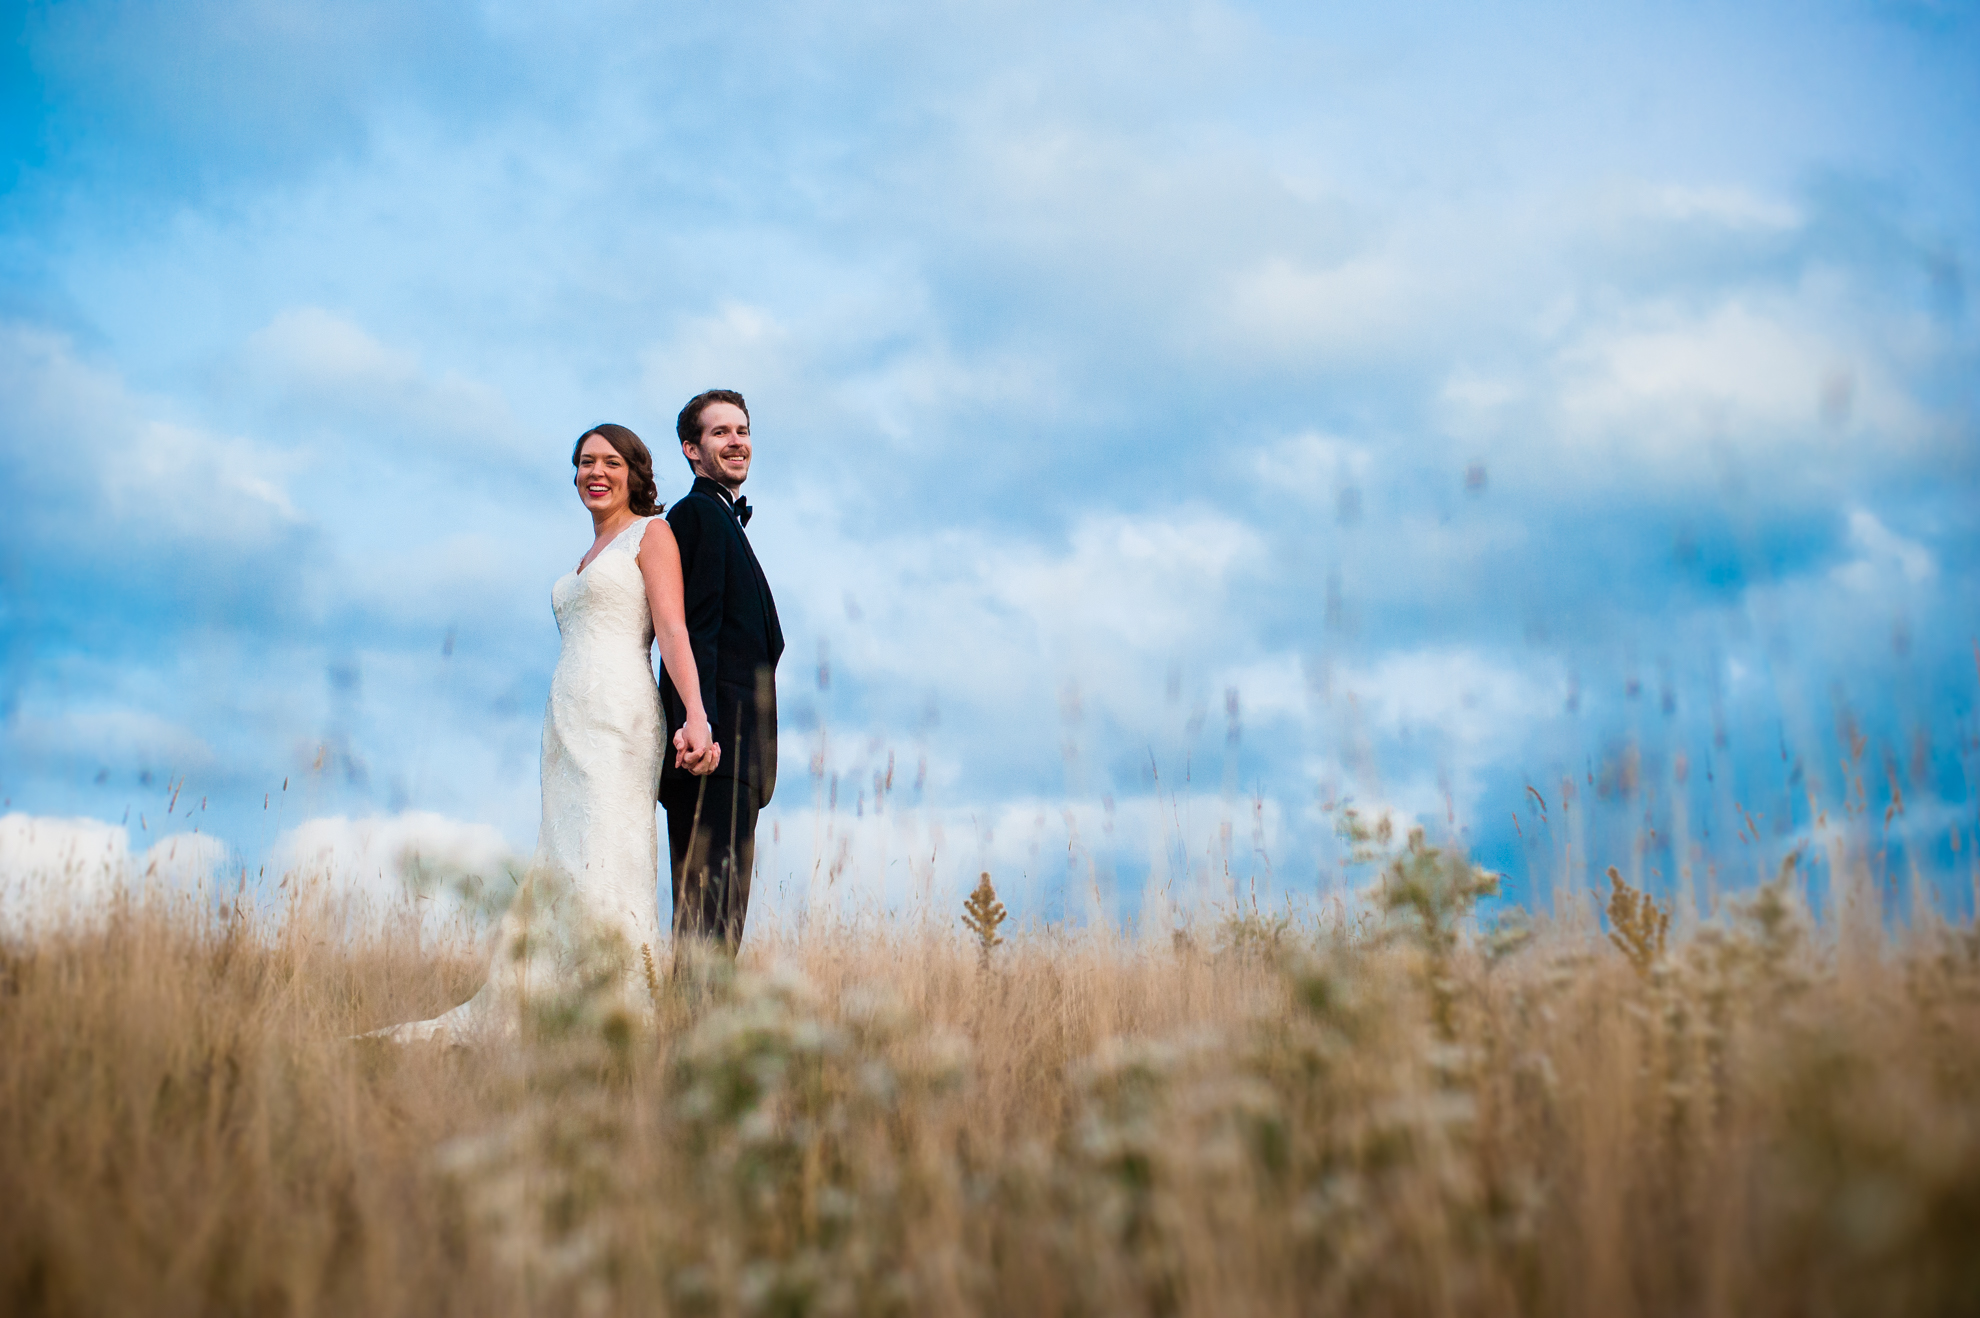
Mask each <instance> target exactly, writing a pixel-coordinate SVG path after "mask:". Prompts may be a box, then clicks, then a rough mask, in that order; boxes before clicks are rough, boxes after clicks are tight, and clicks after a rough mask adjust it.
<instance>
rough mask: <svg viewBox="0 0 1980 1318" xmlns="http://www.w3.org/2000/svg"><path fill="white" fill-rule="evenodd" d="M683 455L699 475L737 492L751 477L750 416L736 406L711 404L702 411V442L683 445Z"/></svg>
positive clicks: (732, 404)
mask: <svg viewBox="0 0 1980 1318" xmlns="http://www.w3.org/2000/svg"><path fill="white" fill-rule="evenodd" d="M681 452H683V453H685V454H686V455H687V460H688V461H689V462H690V463H692V464H693V466H694V469H695V471H696V472H697V473H698V474H700V475H703V476H706V477H707V478H708V479H709V480H712V481H714V482H716V483H717V484H720V485H724V486H727V487H728V488H729V489H732V490H733V489H735V488H736V487H737V486H739V485H741V484H742V483H743V482H744V481H745V480H747V479H748V478H749V458H750V446H749V413H747V412H745V411H743V410H742V409H741V408H740V407H737V406H736V405H735V404H734V403H710V404H709V405H708V406H707V407H704V408H702V409H701V442H700V443H699V444H683V445H681Z"/></svg>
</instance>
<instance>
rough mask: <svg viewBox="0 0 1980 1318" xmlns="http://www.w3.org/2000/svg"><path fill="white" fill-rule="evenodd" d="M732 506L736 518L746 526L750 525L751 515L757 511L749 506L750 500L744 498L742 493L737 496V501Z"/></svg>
mask: <svg viewBox="0 0 1980 1318" xmlns="http://www.w3.org/2000/svg"><path fill="white" fill-rule="evenodd" d="M730 507H732V508H734V509H735V513H736V520H737V521H738V522H741V523H742V524H743V525H744V526H748V525H749V515H750V514H751V513H753V512H755V511H756V510H755V509H754V508H752V507H750V506H749V500H748V499H745V498H743V497H742V496H741V495H740V494H739V495H737V496H736V501H735V502H734V503H733V504H731V505H730Z"/></svg>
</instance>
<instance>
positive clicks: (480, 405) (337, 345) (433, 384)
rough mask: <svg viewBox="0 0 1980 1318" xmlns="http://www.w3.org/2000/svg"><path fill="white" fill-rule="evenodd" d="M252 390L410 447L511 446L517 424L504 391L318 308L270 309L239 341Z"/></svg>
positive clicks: (319, 418) (316, 419)
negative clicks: (270, 392) (273, 392)
mask: <svg viewBox="0 0 1980 1318" xmlns="http://www.w3.org/2000/svg"><path fill="white" fill-rule="evenodd" d="M240 356H241V363H242V366H243V367H244V369H245V371H246V374H247V379H248V381H249V382H251V384H252V386H253V387H256V388H267V387H270V386H272V387H274V388H276V389H278V390H281V391H284V392H285V393H286V394H288V395H289V398H290V401H291V403H292V404H293V405H299V406H300V408H301V409H302V411H303V412H304V413H305V414H306V415H307V416H308V417H309V420H310V423H311V424H312V425H313V426H320V425H322V424H323V423H324V421H325V419H326V418H336V419H338V420H341V421H343V422H344V423H345V424H346V425H348V424H350V423H352V422H356V423H359V424H362V425H364V426H366V427H367V428H370V429H377V430H383V431H385V432H386V434H385V435H384V436H382V437H383V438H386V439H388V440H389V441H390V442H391V443H392V444H393V446H394V447H395V448H397V449H399V450H400V451H402V452H403V451H405V450H407V449H408V448H410V449H411V450H412V451H414V452H415V453H418V452H422V451H426V450H430V449H433V448H435V447H436V446H438V447H439V448H441V449H442V450H444V451H452V450H454V449H456V448H458V446H459V445H461V444H462V443H464V442H467V443H471V444H472V445H474V446H475V447H476V448H477V449H479V450H481V451H483V452H484V453H485V451H486V448H487V446H488V445H489V444H491V443H494V444H497V445H500V446H502V447H503V448H504V449H505V450H512V449H513V448H514V446H515V445H516V444H517V443H518V439H519V437H518V435H517V429H518V428H517V425H516V423H515V421H514V420H513V418H512V417H511V416H510V413H509V406H508V402H507V400H506V399H505V398H504V397H503V395H502V391H501V390H500V389H497V388H495V387H494V386H491V385H487V384H483V383H481V382H480V381H478V380H471V379H468V378H466V377H464V376H462V375H460V374H458V373H455V372H452V371H444V372H441V373H439V374H438V375H435V374H433V373H431V372H429V371H428V370H427V369H426V368H425V367H424V366H423V365H422V363H421V362H420V359H419V356H418V354H416V353H413V352H409V351H406V350H404V349H397V348H392V347H388V346H387V345H386V344H384V343H382V342H380V341H379V340H378V339H377V338H375V337H374V336H373V335H372V334H370V333H369V332H367V331H366V330H365V329H364V328H363V327H362V326H360V325H358V324H356V323H355V322H353V321H351V320H349V319H347V318H345V317H343V316H339V315H337V314H335V313H334V312H331V311H326V310H324V309H323V308H321V307H312V306H300V307H289V308H286V309H284V310H282V311H280V312H277V313H276V315H275V316H274V318H273V319H271V320H270V321H269V322H268V323H267V324H266V325H264V326H263V327H262V328H261V329H259V330H257V331H255V332H254V333H253V334H251V335H249V336H248V338H247V340H246V342H245V343H243V345H242V347H241V354H240Z"/></svg>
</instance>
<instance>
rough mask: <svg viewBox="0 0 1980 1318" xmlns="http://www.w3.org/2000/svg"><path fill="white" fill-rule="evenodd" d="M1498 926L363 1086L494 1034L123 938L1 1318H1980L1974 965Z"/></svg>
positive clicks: (199, 931)
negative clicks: (1359, 1316) (582, 1316)
mask: <svg viewBox="0 0 1980 1318" xmlns="http://www.w3.org/2000/svg"><path fill="white" fill-rule="evenodd" d="M1485 882H1487V879H1486V876H1483V875H1481V874H1480V873H1479V872H1478V871H1475V870H1472V869H1471V868H1470V867H1469V866H1468V865H1466V864H1464V863H1463V862H1461V861H1458V860H1456V859H1454V858H1452V857H1450V856H1448V855H1445V854H1442V853H1439V852H1438V851H1437V850H1435V849H1434V848H1431V847H1427V846H1424V845H1422V844H1421V843H1420V842H1417V843H1416V844H1415V845H1414V846H1413V847H1410V848H1399V849H1397V850H1396V851H1395V852H1393V853H1392V854H1391V856H1390V858H1389V861H1388V863H1387V869H1386V871H1385V873H1384V877H1383V878H1382V879H1381V880H1380V881H1379V883H1378V886H1377V887H1376V888H1375V889H1374V890H1373V896H1372V898H1371V903H1370V906H1369V909H1368V912H1367V918H1365V919H1362V920H1360V921H1358V922H1356V923H1355V924H1354V925H1353V926H1352V927H1343V926H1327V925H1324V924H1321V925H1313V926H1304V925H1301V924H1299V923H1298V922H1296V921H1290V920H1271V919H1267V918H1264V917H1262V916H1259V915H1257V914H1252V915H1249V916H1245V917H1240V918H1231V919H1227V920H1225V921H1223V922H1222V923H1217V924H1206V925H1204V926H1202V927H1200V928H1197V929H1195V930H1193V931H1191V932H1189V933H1187V934H1185V935H1178V936H1177V937H1175V938H1174V939H1171V938H1169V937H1168V936H1167V934H1166V933H1165V934H1164V936H1163V937H1162V939H1161V940H1160V941H1159V943H1153V944H1151V943H1145V942H1132V941H1125V940H1123V939H1120V938H1117V937H1114V936H1110V935H1108V934H1105V933H1099V932H1072V931H1067V932H1052V931H1043V932H1039V931H1033V932H1030V933H1026V934H1011V936H1010V937H1009V938H1008V940H1007V941H1006V942H1005V943H1004V944H1003V945H1001V946H996V947H994V948H989V949H984V948H981V947H979V945H978V942H977V940H976V939H975V937H973V936H972V934H971V933H970V932H969V931H968V930H966V929H965V928H964V927H963V925H962V923H961V920H960V919H959V918H958V917H960V916H961V914H962V912H961V911H959V910H958V911H953V912H946V913H942V914H940V915H939V916H937V915H932V914H931V915H930V916H928V917H927V918H921V919H915V918H907V919H901V920H896V921H893V922H889V921H886V920H882V919H874V920H870V921H867V922H864V923H858V922H855V923H853V924H850V925H840V926H838V927H836V928H833V929H831V930H829V931H814V932H812V933H808V934H806V935H804V936H802V937H797V936H789V935H779V934H778V933H777V932H776V931H775V930H770V929H764V930H759V931H757V932H755V933H753V934H752V939H751V943H750V945H749V946H748V947H747V949H746V951H745V953H744V955H743V957H742V960H741V963H740V966H739V968H738V969H737V970H736V971H735V972H734V973H728V972H725V971H724V970H723V968H722V967H721V966H719V965H696V966H687V965H684V966H683V967H681V968H680V973H679V974H676V975H669V974H668V967H667V966H666V965H664V964H663V965H662V966H661V967H659V970H660V978H659V981H658V983H657V991H656V993H655V999H656V1003H657V1011H656V1012H655V1014H654V1017H653V1019H652V1021H651V1022H648V1021H646V1020H644V1019H642V1018H640V1017H639V1016H638V1014H637V1013H636V1014H635V1016H633V1017H630V1018H629V1017H628V1016H627V1015H626V1014H625V1013H624V1012H623V1011H620V1010H615V1009H613V1008H611V1006H610V1002H611V999H610V996H609V995H606V994H587V993H585V992H582V991H578V990H572V991H571V992H569V993H567V994H565V995H563V996H561V997H557V998H555V999H554V1000H546V1001H543V1002H541V1003H540V1004H538V1006H539V1009H538V1010H537V1012H536V1014H535V1018H534V1019H533V1021H532V1023H531V1027H530V1029H529V1030H528V1031H527V1032H526V1034H525V1037H524V1038H523V1040H522V1041H521V1042H519V1043H517V1044H515V1045H514V1046H509V1047H494V1046H490V1047H485V1048H480V1049H474V1050H445V1049H440V1048H433V1047H409V1048H398V1047H394V1046H390V1045H384V1044H379V1043H375V1042H371V1041H362V1042H352V1041H349V1040H347V1038H346V1036H347V1035H349V1034H351V1033H352V1032H354V1031H360V1030H364V1029H368V1028H371V1027H373V1026H376V1025H379V1024H382V1023H385V1022H389V1021H395V1020H403V1019H408V1018H413V1017H418V1016H423V1015H426V1014H428V1013H430V1012H432V1011H435V1010H437V1009H439V1008H442V1007H444V1006H447V1005H449V1004H450V1003H451V1002H454V1001H458V1000H459V999H460V998H462V997H463V996H465V994H466V993H467V992H468V991H469V990H470V989H471V988H472V987H473V984H474V982H475V980H476V978H477V976H478V975H479V973H480V967H479V965H478V964H477V963H476V961H475V959H474V958H473V956H472V954H470V953H469V952H468V951H467V950H466V949H464V948H463V947H460V946H456V947H455V948H454V949H453V951H452V952H451V953H450V954H446V955H443V954H441V953H438V952H436V951H435V949H434V948H433V947H431V946H430V945H429V946H426V947H422V946H420V945H419V941H418V938H417V935H416V933H415V930H416V928H417V926H416V925H415V924H414V923H412V922H410V921H408V922H406V923H405V924H404V925H403V926H400V927H399V932H390V931H389V930H388V932H384V933H378V932H372V933H368V934H362V935H358V936H352V935H350V934H348V933H347V932H346V931H345V930H344V929H343V928H341V927H340V926H338V925H336V924H335V923H334V922H333V921H330V920H328V919H327V918H326V917H323V916H322V915H321V914H317V915H311V914H308V913H307V910H308V908H306V907H303V906H295V907H293V908H292V909H291V910H289V911H288V912H287V913H286V914H281V915H273V916H268V917H266V918H259V917H249V916H245V915H235V914H233V913H232V912H231V911H227V910H220V911H218V912H216V911H215V910H214V909H213V908H211V907H210V906H207V905H202V904H200V903H199V902H198V901H195V900H194V899H191V898H187V897H184V896H178V897H174V896H170V895H155V896H152V897H149V898H133V899H130V900H128V901H125V902H123V903H122V904H120V905H119V906H118V907H117V908H116V909H115V910H114V911H113V912H112V913H111V914H110V915H109V916H108V917H107V918H106V919H105V921H104V922H103V923H102V924H101V925H100V927H95V928H91V929H87V930H77V931H74V932H71V933H68V934H65V935H60V936H49V937H45V938H43V939H41V940H39V941H38V942H37V943H36V944H34V945H32V946H26V945H14V946H9V947H7V948H6V950H5V953H4V960H0V1057H4V1059H5V1061H4V1066H0V1123H3V1126H4V1129H0V1205H4V1209H0V1308H4V1311H5V1312H7V1313H11V1314H106V1315H108V1314H242V1315H263V1314H266V1315H278V1314H279V1315H287V1314H297V1315H302V1314H330V1313H334V1314H367V1315H389V1314H417V1315H440V1314H474V1315H500V1314H522V1313H549V1314H561V1313H604V1314H612V1313H682V1314H812V1313H817V1314H825V1313H852V1314H871V1313H899V1314H950V1313H995V1314H1005V1313H1008V1314H1204V1315H1209V1314H1267V1313H1272V1314H1278V1313H1299V1314H1305V1313H1314V1314H1318V1313H1367V1314H1426V1315H1429V1314H1436V1315H1446V1314H1449V1315H1459V1314H1479V1315H1496V1314H1559V1315H1606V1316H1613V1318H1625V1316H1627V1315H1633V1314H1687V1315H1694V1314H1695V1315H1728V1316H1731V1315H1740V1316H1742V1318H1747V1316H1752V1315H1772V1314H1779V1315H1827V1314H1836V1315H1842V1314H1858V1313H1860V1314H1948V1315H1951V1314H1973V1313H1980V937H1976V933H1975V930H1974V929H1973V928H1972V927H1970V926H1969V927H1964V928H1959V927H1947V926H1945V925H1943V924H1941V923H1939V922H1937V921H1936V920H1933V919H1931V918H1930V917H1925V918H1914V920H1913V921H1912V923H1911V925H1910V926H1909V927H1908V928H1906V929H1903V930H1902V931H1899V932H1895V933H1891V932H1884V931H1880V930H1878V929H1875V928H1860V929H1857V930H1855V931H1854V932H1853V933H1852V932H1851V931H1850V930H1848V929H1844V930H1842V931H1840V932H1839V931H1838V930H1837V929H1836V928H1835V927H1834V926H1833V924H1832V922H1829V921H1824V922H1822V923H1821V924H1820V925H1818V924H1816V923H1814V922H1812V921H1811V920H1810V918H1809V916H1808V914H1807V911H1806V907H1805V903H1804V902H1803V900H1802V898H1801V896H1800V892H1801V887H1800V883H1801V879H1800V877H1799V875H1798V874H1797V873H1796V872H1795V871H1794V870H1792V869H1789V870H1787V871H1784V873H1783V876H1782V877H1781V878H1780V879H1779V880H1778V881H1777V882H1775V883H1773V884H1770V885H1766V886H1763V887H1761V888H1760V889H1757V890H1755V891H1754V892H1751V893H1749V894H1747V895H1746V897H1745V898H1744V899H1743V901H1737V902H1728V903H1727V904H1726V905H1725V907H1724V909H1722V910H1721V911H1719V912H1718V913H1717V914H1716V916H1715V917H1714V918H1713V919H1711V920H1709V921H1707V922H1705V923H1704V924H1703V925H1702V926H1701V927H1699V928H1698V929H1697V930H1695V931H1693V932H1690V933H1688V934H1683V935H1680V934H1679V933H1678V932H1677V931H1675V930H1673V931H1671V932H1670V934H1669V935H1668V942H1667V944H1666V945H1665V946H1664V947H1663V949H1662V950H1661V951H1659V946H1658V944H1659V941H1660V939H1663V938H1665V935H1664V933H1663V931H1662V929H1661V928H1660V924H1659V917H1658V914H1657V912H1656V911H1655V910H1654V909H1653V908H1650V907H1648V906H1642V905H1635V904H1633V898H1632V896H1631V895H1630V894H1629V893H1627V892H1619V894H1618V896H1619V901H1620V904H1618V905H1616V906H1615V907H1614V910H1615V915H1616V919H1615V921H1614V923H1615V924H1616V925H1617V926H1619V927H1617V928H1616V929H1615V933H1616V935H1617V936H1616V937H1613V938H1612V937H1610V936H1609V934H1608V932H1606V931H1605V929H1604V928H1598V927H1596V925H1595V923H1594V922H1593V920H1592V919H1591V918H1590V917H1589V916H1588V915H1587V914H1584V915H1583V916H1581V917H1580V918H1578V919H1563V920H1561V921H1557V922H1552V923H1548V922H1539V923H1536V924H1534V925H1532V926H1530V927H1527V928H1524V929H1522V928H1520V927H1518V926H1508V925H1499V926H1497V927H1495V928H1493V929H1489V930H1480V929H1478V928H1476V927H1475V924H1476V922H1475V921H1471V920H1467V919H1466V912H1467V910H1468V907H1469V905H1470V902H1471V900H1472V898H1473V897H1474V896H1475V894H1476V890H1477V888H1478V887H1479V886H1480V885H1481V884H1484V883H1485ZM978 908H979V909H978V911H977V916H978V918H979V921H980V919H981V917H982V915H983V904H982V903H981V902H980V901H979V903H978ZM1015 923H1016V921H1013V922H1012V924H1013V925H1014V924H1015ZM375 928H376V927H375V926H374V929H375ZM1010 929H1011V926H1010V925H1007V926H1005V932H1006V933H1010Z"/></svg>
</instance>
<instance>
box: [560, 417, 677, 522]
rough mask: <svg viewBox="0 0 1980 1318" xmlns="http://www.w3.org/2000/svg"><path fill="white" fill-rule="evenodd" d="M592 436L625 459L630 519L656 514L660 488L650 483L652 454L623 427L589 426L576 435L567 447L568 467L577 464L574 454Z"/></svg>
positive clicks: (576, 455)
mask: <svg viewBox="0 0 1980 1318" xmlns="http://www.w3.org/2000/svg"><path fill="white" fill-rule="evenodd" d="M593 435H596V436H598V437H599V438H600V439H602V440H604V441H605V442H606V443H607V444H610V445H611V446H612V447H613V448H615V449H617V450H618V451H619V456H620V457H622V458H624V459H625V460H626V503H627V506H629V507H630V508H631V509H632V514H633V516H634V517H652V516H655V515H656V514H658V513H659V511H660V503H659V499H660V487H659V486H658V485H656V484H654V483H653V455H652V454H651V453H648V452H647V451H646V445H645V444H643V443H641V442H640V438H639V436H638V435H635V434H634V433H633V432H632V431H630V430H627V429H626V428H625V427H624V426H615V425H613V424H612V423H611V422H609V421H607V422H606V423H605V424H604V425H599V426H593V427H592V428H591V429H589V430H587V431H585V432H584V433H583V434H582V435H579V436H578V440H577V443H576V444H574V445H572V446H571V466H573V467H575V466H577V463H578V455H579V454H580V453H582V452H584V441H585V440H587V439H590V438H591V437H592V436H593Z"/></svg>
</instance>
